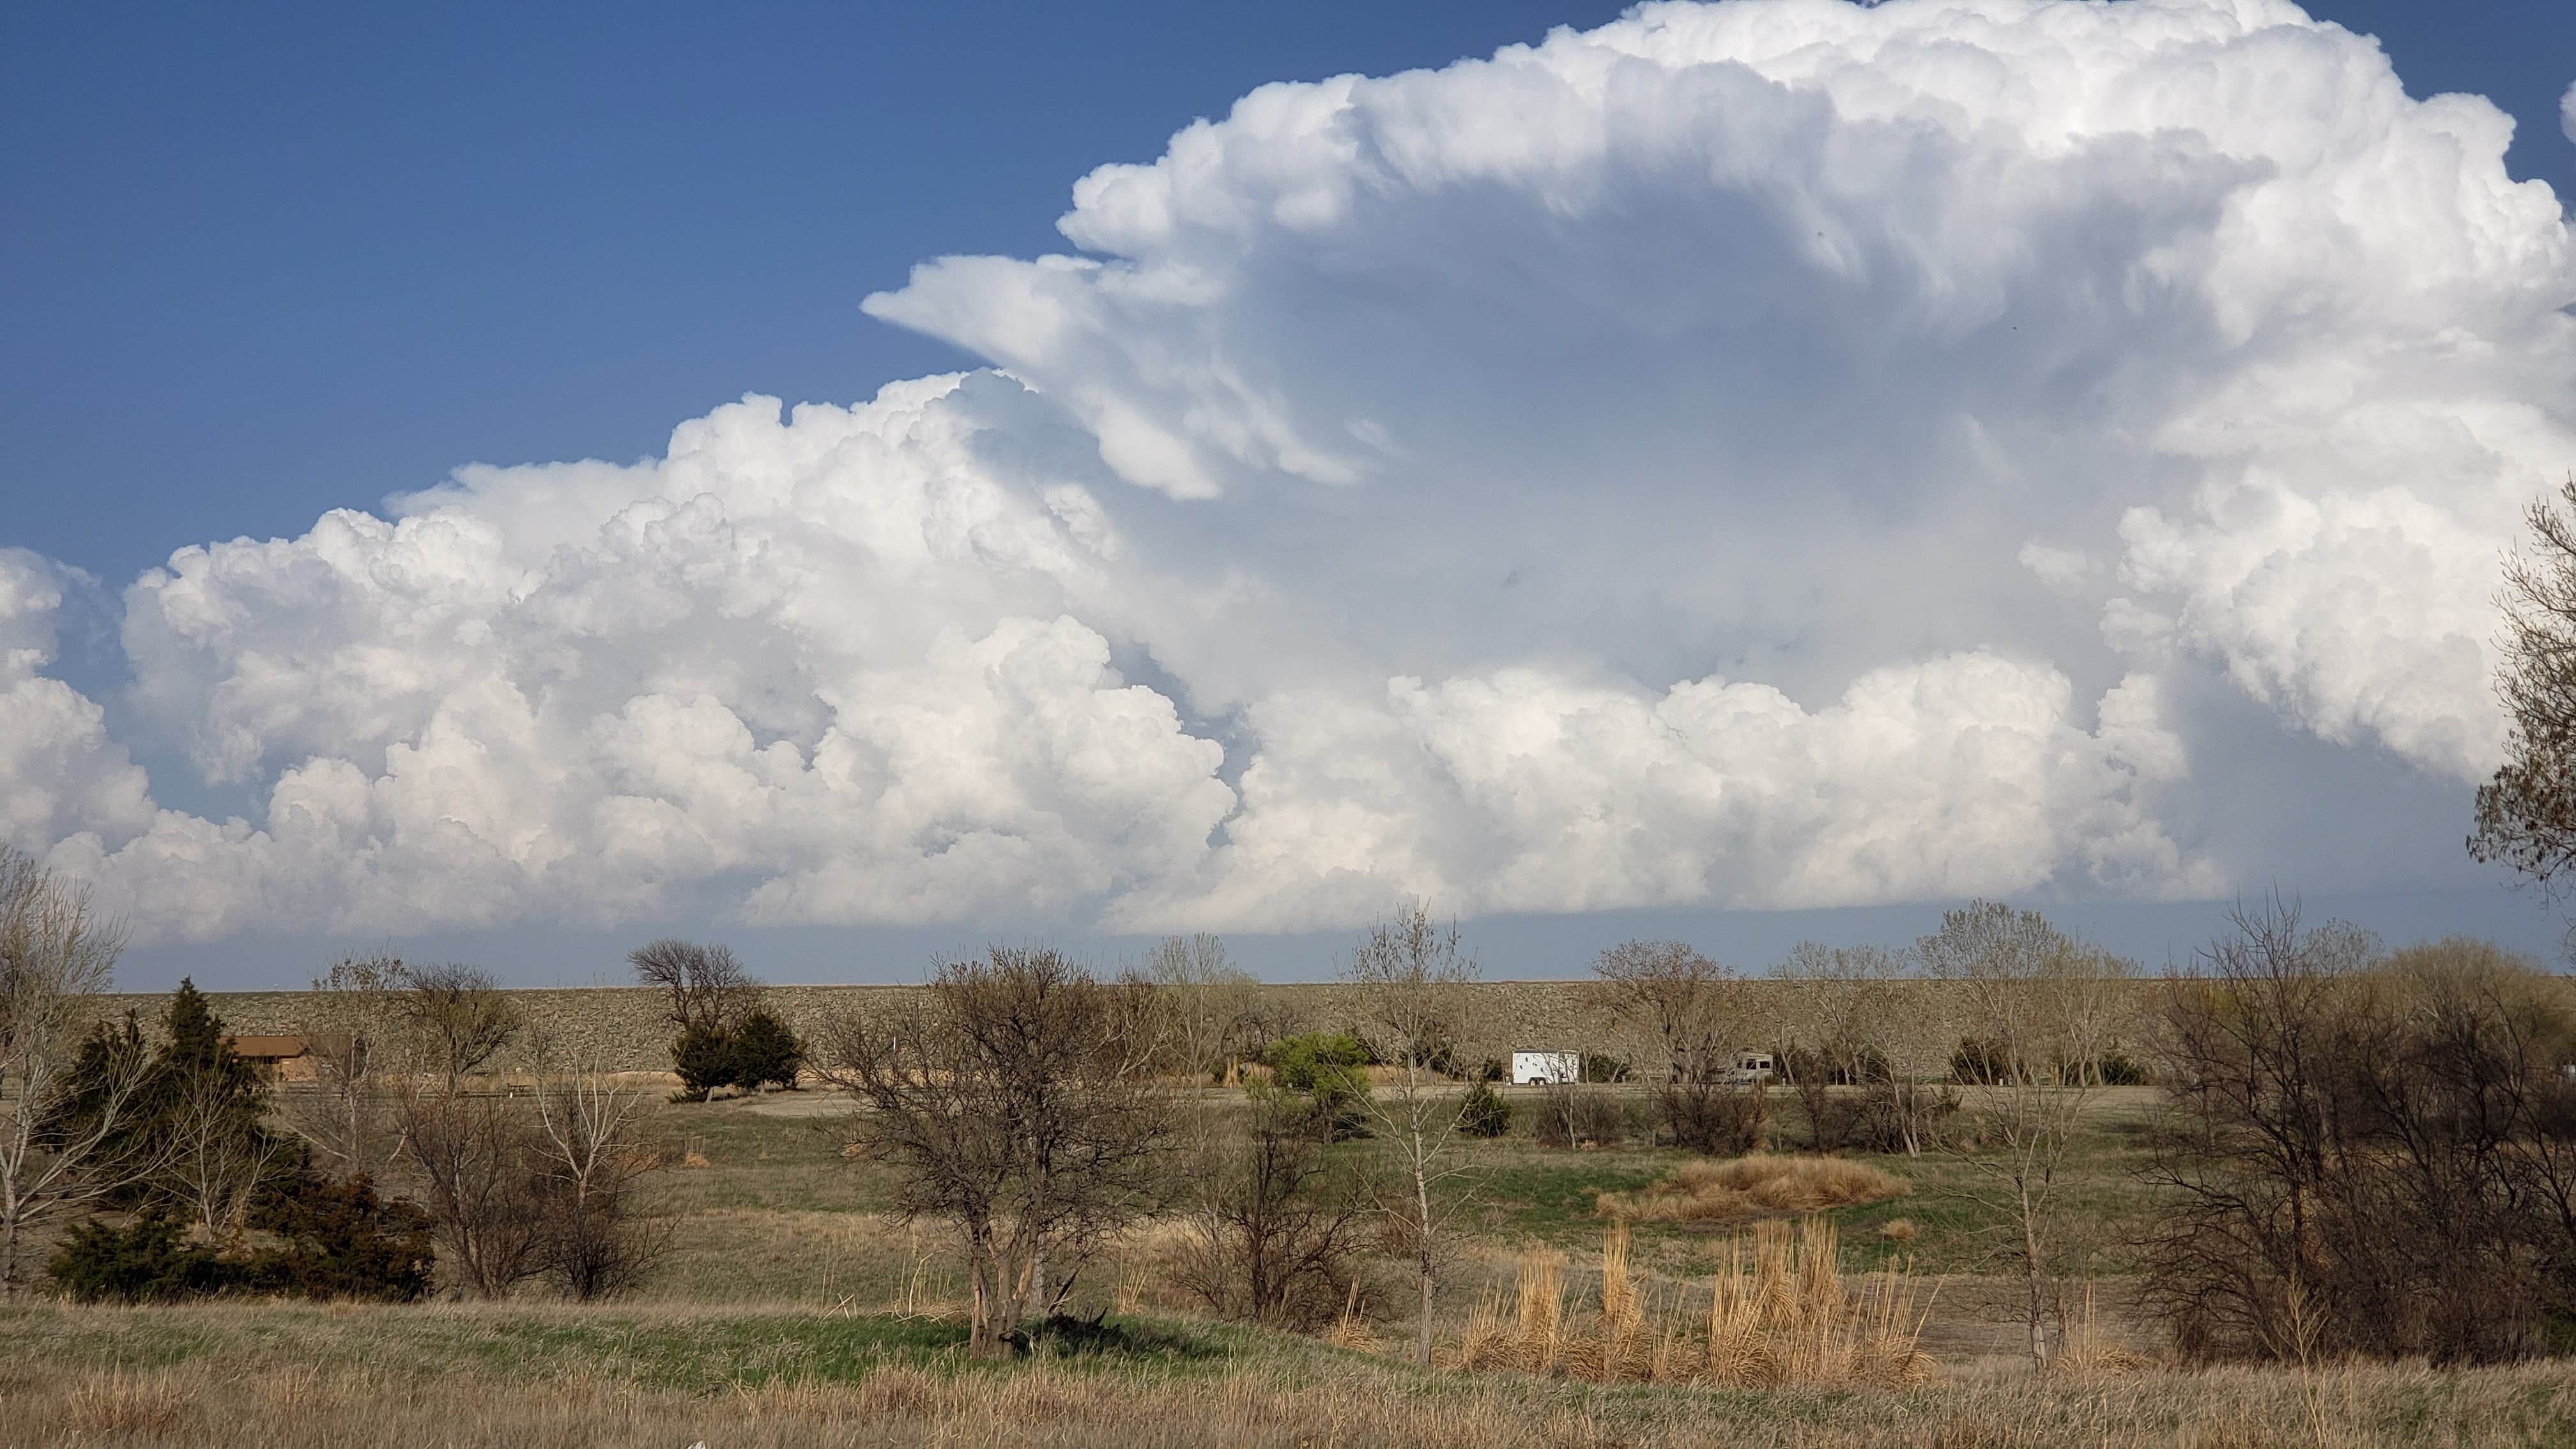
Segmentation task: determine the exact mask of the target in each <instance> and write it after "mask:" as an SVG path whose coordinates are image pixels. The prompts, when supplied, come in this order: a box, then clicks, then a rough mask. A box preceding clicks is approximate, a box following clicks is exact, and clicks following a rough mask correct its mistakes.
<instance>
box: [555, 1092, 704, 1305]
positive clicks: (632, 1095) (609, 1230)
mask: <svg viewBox="0 0 2576 1449" xmlns="http://www.w3.org/2000/svg"><path fill="white" fill-rule="evenodd" d="M538 1074H539V1085H538V1090H537V1095H536V1102H537V1129H538V1130H537V1135H536V1139H535V1144H534V1146H535V1157H536V1162H537V1171H538V1183H539V1186H540V1189H541V1192H542V1195H543V1197H544V1200H545V1208H546V1230H545V1232H544V1235H543V1237H542V1239H541V1241H540V1243H539V1245H538V1249H537V1260H538V1263H539V1265H540V1266H541V1267H542V1268H543V1270H544V1272H545V1274H546V1276H548V1277H549V1278H551V1279H553V1280H554V1282H555V1284H556V1286H557V1287H559V1288H561V1289H562V1290H563V1291H564V1292H565V1294H566V1295H568V1296H570V1297H572V1298H575V1299H579V1300H582V1301H585V1302H586V1301H589V1300H592V1299H598V1298H609V1297H614V1296H616V1295H618V1294H621V1293H625V1292H628V1291H630V1290H632V1289H634V1288H635V1287H636V1286H637V1285H639V1284H640V1283H641V1282H642V1281H643V1280H644V1277H645V1275H646V1274H647V1273H649V1272H650V1271H651V1270H652V1268H653V1266H654V1264H655V1263H657V1262H659V1261H660V1260H661V1259H662V1257H663V1256H664V1255H665V1254H666V1253H667V1252H668V1251H669V1248H670V1241H671V1238H670V1233H669V1230H668V1225H667V1224H665V1223H661V1222H657V1221H653V1220H649V1219H645V1218H641V1217H638V1216H637V1215H636V1213H635V1193H636V1186H637V1184H638V1182H639V1181H640V1180H641V1179H642V1178H643V1176H644V1175H645V1174H646V1173H648V1172H651V1171H653V1170H654V1169H655V1168H656V1167H657V1166H659V1163H660V1159H659V1158H658V1157H656V1156H655V1155H653V1154H651V1153H648V1152H646V1151H644V1150H643V1148H642V1144H641V1143H640V1142H638V1140H637V1129H638V1125H639V1122H640V1119H641V1117H642V1115H643V1112H644V1108H645V1101H646V1098H645V1094H644V1093H643V1091H642V1090H641V1089H639V1088H637V1087H634V1086H631V1085H629V1084H627V1083H625V1082H622V1081H620V1080H619V1079H618V1077H617V1076H616V1075H615V1074H614V1073H611V1072H609V1071H607V1070H606V1069H604V1068H603V1067H601V1066H599V1065H598V1064H597V1063H586V1064H572V1065H570V1066H569V1067H568V1069H562V1070H553V1069H549V1064H546V1063H543V1062H542V1061H541V1062H540V1065H539V1073H538Z"/></svg>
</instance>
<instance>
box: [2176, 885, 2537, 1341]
mask: <svg viewBox="0 0 2576 1449" xmlns="http://www.w3.org/2000/svg"><path fill="white" fill-rule="evenodd" d="M2233 920H2234V925H2235V929H2234V931H2233V932H2232V933H2230V934H2229V935H2228V936H2225V937H2222V938H2221V939H2220V940H2219V941H2217V942H2215V943H2214V944H2213V945H2211V946H2210V947H2209V948H2208V949H2207V950H2206V951H2205V952H2203V953H2202V955H2201V958H2200V965H2201V967H2202V970H2201V972H2200V974H2198V975H2197V976H2195V977H2193V978H2191V979H2188V980H2183V981H2177V982H2174V983H2172V985H2171V986H2170V987H2168V988H2167V989H2166V991H2165V992H2164V997H2165V1000H2164V1016H2163V1023H2162V1025H2163V1031H2162V1033H2161V1036H2160V1040H2159V1042H2158V1046H2159V1048H2160V1050H2161V1062H2160V1065H2161V1067H2162V1069H2163V1074H2162V1080H2163V1082H2164V1085H2165V1090H2166V1093H2167V1097H2168V1100H2169V1111H2168V1113H2167V1115H2166V1118H2165V1120H2164V1121H2163V1123H2161V1124H2160V1125H2161V1130H2160V1131H2159V1132H2158V1134H2157V1137H2156V1141H2157V1144H2158V1151H2157V1162H2156V1167H2155V1170H2154V1173H2153V1180H2154V1181H2156V1182H2157V1183H2158V1184H2159V1185H2161V1186H2163V1187H2165V1188H2167V1189H2169V1190H2171V1192H2172V1194H2173V1202H2172V1206H2171V1207H2170V1209H2169V1210H2168V1211H2166V1212H2165V1213H2163V1214H2162V1215H2160V1218H2159V1221H2158V1223H2157V1225H2156V1229H2155V1231H2154V1232H2153V1233H2152V1234H2150V1235H2149V1237H2148V1240H2147V1249H2148V1251H2147V1256H2146V1269H2147V1271H2146V1275H2145V1287H2146V1301H2147V1303H2148V1305H2149V1307H2150V1308H2151V1309H2152V1310H2154V1311H2156V1312H2157V1313H2158V1314H2159V1316H2161V1317H2163V1318H2164V1319H2165V1320H2166V1322H2167V1324H2168V1325H2169V1326H2170V1328H2171V1329H2172V1331H2173V1334H2174V1339H2175V1343H2176V1346H2177V1347H2179V1348H2181V1349H2182V1350H2183V1352H2184V1353H2186V1354H2188V1355H2190V1356H2191V1357H2194V1358H2271V1359H2279V1358H2292V1357H2296V1358H2302V1359H2304V1358H2307V1357H2310V1356H2312V1355H2313V1354H2316V1353H2324V1354H2328V1355H2343V1354H2352V1353H2362V1354H2371V1355H2375V1356H2381V1357H2388V1358H2416V1357H2422V1358H2430V1359H2432V1360H2434V1361H2435V1362H2460V1361H2469V1362H2481V1361H2495V1360H2503V1359H2513V1358H2519V1357H2523V1356H2526V1355H2529V1354H2532V1353H2535V1352H2546V1351H2548V1350H2547V1344H2548V1342H2549V1340H2550V1338H2551V1337H2552V1336H2553V1332H2552V1325H2553V1324H2563V1323H2564V1322H2565V1321H2566V1316H2567V1314H2568V1311H2569V1308H2570V1306H2571V1305H2576V1082H2571V1081H2570V1080H2569V1079H2568V1077H2567V1074H2566V1071H2565V1067H2566V1064H2567V1063H2568V1062H2569V1060H2570V1059H2571V1058H2572V1057H2576V1016H2571V1014H2570V1012H2569V1010H2568V1008H2567V1005H2566V999H2565V995H2564V990H2563V983H2561V982H2558V981H2554V980H2551V979H2550V978H2548V977H2546V976H2543V975H2542V974H2540V973H2539V972H2538V971H2536V970H2534V969H2532V968H2531V966H2530V964H2529V963H2527V962H2524V961H2521V960H2518V959H2516V958H2514V957H2511V956H2509V955H2507V954H2506V953H2504V952H2502V951H2499V950H2497V949H2496V948H2494V947H2493V946H2491V945H2488V944H2487V943H2485V942H2479V941H2461V940H2450V941H2442V942H2437V943H2434V944H2432V945H2429V946H2418V947H2413V948H2410V949H2408V950H2405V951H2401V952H2398V953H2396V954H2395V955H2393V956H2387V957H2382V956H2381V955H2380V954H2379V950H2378V945H2377V942H2376V941H2375V940H2374V939H2372V938H2371V937H2370V936H2369V935H2368V934H2367V933H2365V932H2361V931H2357V930H2354V929H2353V928H2351V927H2348V926H2337V925H2334V924H2332V923H2329V924H2327V925H2325V926H2322V927H2318V928H2314V929H2309V928H2305V927H2303V926H2302V925H2301V924H2300V921H2299V917H2298V913H2297V911H2296V910H2295V909H2294V908H2291V907H2288V906H2284V905H2283V904H2282V903H2280V902H2278V901H2272V902H2269V903H2266V904H2265V905H2264V906H2263V907H2261V908H2258V909H2255V910H2250V911H2249V910H2244V909H2239V910H2238V911H2237V912H2236V913H2235V915H2234V917H2233Z"/></svg>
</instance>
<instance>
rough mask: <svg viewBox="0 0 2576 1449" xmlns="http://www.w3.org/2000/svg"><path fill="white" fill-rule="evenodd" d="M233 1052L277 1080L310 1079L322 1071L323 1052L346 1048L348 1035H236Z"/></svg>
mask: <svg viewBox="0 0 2576 1449" xmlns="http://www.w3.org/2000/svg"><path fill="white" fill-rule="evenodd" d="M232 1049H233V1055H234V1056H236V1057H239V1058H241V1059H242V1060H243V1061H246V1062H248V1063H250V1064H251V1065H252V1066H254V1067H257V1068H258V1069H259V1074H260V1075H261V1076H262V1077H264V1078H266V1079H268V1080H270V1081H275V1082H310V1081H313V1080H315V1079H316V1078H318V1077H320V1076H321V1074H322V1055H323V1054H324V1053H326V1052H329V1051H333V1050H346V1049H347V1039H346V1038H344V1037H319V1036H303V1035H299V1036H237V1037H234V1038H232Z"/></svg>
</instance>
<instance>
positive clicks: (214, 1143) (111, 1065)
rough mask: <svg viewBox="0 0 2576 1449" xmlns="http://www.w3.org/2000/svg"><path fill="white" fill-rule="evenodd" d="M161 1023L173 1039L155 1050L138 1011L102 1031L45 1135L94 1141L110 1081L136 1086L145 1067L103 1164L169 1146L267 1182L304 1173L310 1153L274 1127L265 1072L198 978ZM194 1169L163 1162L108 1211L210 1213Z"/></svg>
mask: <svg viewBox="0 0 2576 1449" xmlns="http://www.w3.org/2000/svg"><path fill="white" fill-rule="evenodd" d="M161 1022H162V1028H163V1030H164V1031H165V1032H166V1033H167V1036H168V1039H167V1040H166V1041H164V1042H162V1044H161V1045H160V1046H159V1048H157V1049H154V1048H152V1047H151V1046H150V1045H149V1044H148V1043H147V1042H146V1041H145V1039H144V1036H143V1032H142V1028H141V1027H140V1026H139V1025H137V1024H136V1022H135V1019H134V1013H133V1012H131V1011H128V1012H127V1013H125V1016H124V1017H123V1019H122V1020H118V1021H106V1022H101V1023H99V1024H98V1025H97V1026H96V1027H94V1028H93V1029H92V1030H91V1032H90V1034H89V1036H88V1037H87V1038H86V1039H85V1040H84V1041H83V1042H82V1043H81V1050H80V1055H79V1056H78V1057H77V1058H76V1059H75V1060H74V1062H73V1065H72V1070H71V1073H70V1074H69V1076H68V1077H67V1078H66V1079H65V1082H64V1089H63V1091H62V1093H61V1094H60V1095H59V1096H57V1097H56V1098H55V1099H54V1100H53V1102H52V1104H51V1106H50V1108H49V1109H48V1111H47V1112H46V1114H45V1118H44V1121H43V1122H42V1124H41V1126H40V1131H41V1132H42V1133H44V1134H45V1135H48V1136H56V1137H77V1136H82V1135H86V1134H87V1132H88V1131H89V1130H90V1124H93V1123H95V1122H96V1121H97V1119H98V1115H99V1114H100V1113H101V1112H102V1111H104V1110H106V1103H107V1102H108V1100H109V1098H110V1095H111V1093H112V1092H114V1091H115V1088H113V1087H112V1086H111V1084H112V1083H115V1082H118V1081H130V1080H131V1079H132V1077H133V1074H134V1069H135V1067H136V1066H137V1065H138V1064H142V1066H143V1072H142V1081H141V1084H140V1085H139V1087H137V1088H135V1089H134V1090H133V1093H132V1095H131V1096H130V1097H128V1098H127V1099H126V1101H125V1103H124V1105H123V1107H122V1108H121V1109H119V1110H118V1111H117V1113H116V1119H115V1121H114V1122H113V1123H111V1124H110V1125H109V1129H108V1132H107V1135H106V1139H105V1140H104V1141H103V1142H102V1144H101V1150H100V1151H99V1153H98V1154H97V1155H98V1156H99V1158H100V1159H101V1160H106V1161H115V1160H132V1159H149V1158H152V1157H155V1156H161V1155H162V1154H161V1153H159V1152H156V1151H154V1150H153V1149H155V1148H157V1147H161V1146H163V1145H168V1146H174V1147H177V1148H179V1149H181V1150H182V1151H183V1152H206V1153H222V1154H225V1155H227V1156H239V1155H246V1156H248V1157H250V1158H252V1159H254V1160H256V1161H257V1163H258V1164H259V1169H258V1174H257V1175H258V1177H259V1178H260V1179H261V1180H263V1181H265V1180H267V1179H270V1178H277V1177H284V1176H288V1175H291V1174H293V1173H295V1172H298V1171H300V1170H302V1166H303V1162H304V1158H305V1153H304V1150H303V1149H302V1147H301V1146H300V1145H298V1144H297V1143H296V1142H295V1141H294V1140H293V1139H291V1138H289V1137H287V1136H286V1135H284V1134H282V1133H279V1132H277V1131H274V1130H272V1129H271V1128H270V1127H269V1126H268V1125H267V1122H266V1118H267V1115H268V1088H267V1086H266V1084H265V1083H263V1082H262V1081H261V1080H260V1075H259V1069H258V1068H257V1067H255V1066H253V1065H252V1064H251V1063H249V1062H247V1061H244V1060H243V1059H242V1058H240V1057H239V1056H236V1055H235V1054H234V1053H233V1049H232V1035H231V1033H230V1032H228V1031H227V1030H225V1027H224V1022H223V1019H222V1018H221V1017H218V1016H216V1015H215V1013H214V1009H213V1007H212V1006H210V1005H209V1004H208V1003H207V1001H206V998H205V995H204V993H202V992H200V991H198V990H197V986H196V983H195V982H193V981H190V980H186V979H182V980H181V981H180V982H179V989H178V991H177V992H176V993H174V994H173V995H172V996H171V998H170V1005H169V1007H168V1009H167V1010H166V1011H164V1012H163V1013H162V1018H161ZM147 1053H148V1054H149V1061H148V1063H147V1062H145V1057H146V1055H147ZM195 1165H196V1164H195V1162H194V1161H192V1160H191V1159H189V1158H186V1157H184V1156H183V1157H175V1158H165V1165H164V1167H163V1168H162V1170H161V1171H159V1172H157V1173H154V1174H151V1175H148V1176H145V1177H142V1178H139V1179H137V1180H135V1181H133V1182H130V1183H125V1184H122V1185H120V1186H119V1187H118V1188H117V1190H116V1191H114V1192H112V1193H110V1194H108V1195H107V1198H106V1206H108V1207H111V1208H114V1209H117V1210H120V1211H125V1212H140V1211H144V1210H147V1209H160V1210H164V1211H167V1212H170V1213H175V1214H179V1215H183V1216H184V1215H193V1214H196V1213H200V1212H206V1211H210V1210H212V1209H211V1205H209V1204H206V1203H202V1202H199V1201H196V1200H195V1199H196V1196H197V1193H196V1192H195V1190H194V1184H195V1182H196V1180H197V1179H196V1177H195V1175H194V1174H193V1173H192V1171H191V1169H192V1168H193V1167H194V1166H195Z"/></svg>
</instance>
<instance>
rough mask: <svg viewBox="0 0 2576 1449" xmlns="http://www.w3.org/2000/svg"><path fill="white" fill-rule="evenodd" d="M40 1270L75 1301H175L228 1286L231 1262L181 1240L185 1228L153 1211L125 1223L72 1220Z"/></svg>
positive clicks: (234, 1277) (235, 1275)
mask: <svg viewBox="0 0 2576 1449" xmlns="http://www.w3.org/2000/svg"><path fill="white" fill-rule="evenodd" d="M45 1271H46V1273H47V1274H49V1275H50V1276H51V1277H52V1278H53V1280H54V1281H55V1282H56V1283H58V1284H60V1285H61V1286H62V1289H63V1291H64V1292H65V1293H67V1294H69V1295H70V1296H71V1297H72V1298H73V1299H74V1300H75V1301H77V1302H81V1303H175V1302H178V1301H180V1300H182V1299H188V1298H205V1297H209V1296H211V1295H213V1294H216V1293H220V1292H222V1291H223V1290H224V1289H226V1288H229V1287H232V1286H234V1285H235V1284H236V1283H237V1282H238V1281H239V1279H240V1270H239V1268H238V1267H237V1266H236V1265H233V1264H229V1263H225V1262H223V1261H222V1260H221V1259H218V1258H217V1257H216V1256H215V1255H214V1253H213V1252H212V1251H211V1250H209V1249H207V1248H205V1247H202V1246H200V1245H199V1244H196V1243H191V1242H189V1241H187V1229H186V1228H184V1227H182V1226H181V1225H180V1224H178V1223H177V1222H174V1221H172V1220H171V1219H170V1218H169V1217H168V1216H166V1215H164V1214H162V1213H160V1212H158V1211H154V1210H146V1211H144V1212H142V1213H139V1214H137V1215H136V1216H135V1217H134V1218H133V1220H132V1221H130V1222H128V1223H127V1224H126V1225H125V1226H123V1227H121V1228H119V1227H110V1226H108V1225H107V1224H106V1223H104V1222H101V1221H99V1220H97V1219H92V1220H90V1221H88V1222H83V1223H74V1224H73V1225H72V1230H71V1231H70V1232H69V1233H67V1234H65V1235H64V1237H63V1241H62V1245H61V1246H59V1247H57V1248H55V1249H54V1255H53V1257H52V1259H51V1260H50V1261H48V1262H47V1263H46V1265H45Z"/></svg>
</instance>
